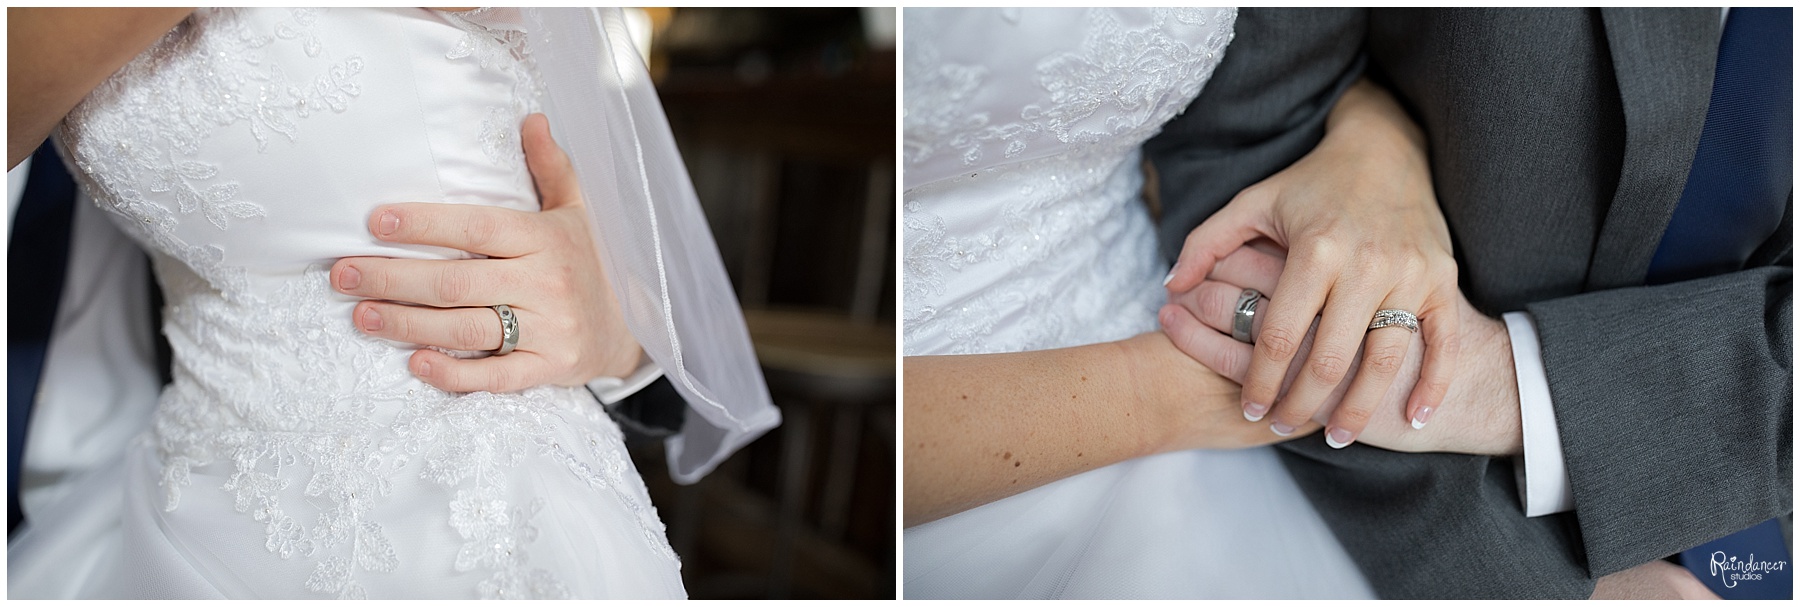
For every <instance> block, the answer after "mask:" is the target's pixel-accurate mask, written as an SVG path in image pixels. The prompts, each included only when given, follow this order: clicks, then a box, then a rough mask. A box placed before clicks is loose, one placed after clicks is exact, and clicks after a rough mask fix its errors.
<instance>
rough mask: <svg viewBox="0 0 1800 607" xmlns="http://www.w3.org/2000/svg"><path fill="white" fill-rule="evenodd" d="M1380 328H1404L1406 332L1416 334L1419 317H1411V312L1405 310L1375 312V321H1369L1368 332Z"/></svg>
mask: <svg viewBox="0 0 1800 607" xmlns="http://www.w3.org/2000/svg"><path fill="white" fill-rule="evenodd" d="M1382 327H1405V328H1406V330H1408V331H1412V332H1414V333H1418V332H1419V317H1417V316H1413V313H1412V312H1408V311H1406V310H1395V309H1391V308H1390V309H1387V310H1378V311H1376V312H1375V320H1372V321H1369V330H1370V331H1374V330H1376V329H1380V328H1382Z"/></svg>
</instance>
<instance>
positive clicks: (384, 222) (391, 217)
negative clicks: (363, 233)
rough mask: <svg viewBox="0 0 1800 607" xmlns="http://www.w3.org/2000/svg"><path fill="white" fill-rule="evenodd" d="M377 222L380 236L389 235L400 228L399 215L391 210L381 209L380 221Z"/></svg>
mask: <svg viewBox="0 0 1800 607" xmlns="http://www.w3.org/2000/svg"><path fill="white" fill-rule="evenodd" d="M377 224H378V225H377V227H378V228H379V229H380V230H381V235H382V236H391V235H393V233H394V231H395V230H398V229H400V217H399V216H397V215H395V214H393V213H391V212H388V211H382V212H381V221H379V222H377Z"/></svg>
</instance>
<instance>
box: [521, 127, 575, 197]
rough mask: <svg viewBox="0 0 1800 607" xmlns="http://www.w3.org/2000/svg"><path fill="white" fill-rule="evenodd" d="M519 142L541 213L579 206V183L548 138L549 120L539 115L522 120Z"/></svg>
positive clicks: (553, 140)
mask: <svg viewBox="0 0 1800 607" xmlns="http://www.w3.org/2000/svg"><path fill="white" fill-rule="evenodd" d="M520 130H521V134H520V137H519V139H520V141H521V143H523V145H524V146H525V166H526V168H529V169H531V179H532V181H533V182H535V183H536V184H537V190H538V199H539V201H540V202H541V203H542V205H543V210H545V211H549V210H552V209H557V208H561V207H564V206H582V205H584V204H585V202H584V201H583V200H582V198H581V182H580V181H579V180H577V179H576V178H575V166H574V165H572V164H570V163H569V155H568V154H565V153H563V150H562V148H561V147H558V146H557V145H556V140H555V139H553V138H551V136H550V119H549V118H546V117H544V115H543V114H532V115H530V116H526V117H525V124H524V126H523V127H521V128H520Z"/></svg>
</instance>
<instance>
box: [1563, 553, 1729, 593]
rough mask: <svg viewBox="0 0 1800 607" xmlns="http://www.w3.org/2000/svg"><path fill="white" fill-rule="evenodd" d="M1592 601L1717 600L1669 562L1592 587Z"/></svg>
mask: <svg viewBox="0 0 1800 607" xmlns="http://www.w3.org/2000/svg"><path fill="white" fill-rule="evenodd" d="M1591 598H1593V599H1594V600H1606V599H1613V600H1633V599H1635V600H1659V601H1667V600H1696V599H1698V600H1718V598H1719V595H1717V594H1713V591H1712V590H1711V589H1708V588H1707V587H1706V584H1704V583H1701V582H1700V579H1699V578H1696V577H1694V574H1693V572H1690V571H1688V570H1687V569H1686V568H1684V567H1678V566H1675V565H1672V564H1670V563H1669V562H1668V561H1650V562H1648V563H1644V564H1642V565H1638V566H1636V567H1632V568H1630V569H1626V570H1624V571H1620V572H1618V573H1614V574H1612V575H1608V576H1606V577H1602V578H1600V581H1598V582H1595V583H1594V596H1593V597H1591Z"/></svg>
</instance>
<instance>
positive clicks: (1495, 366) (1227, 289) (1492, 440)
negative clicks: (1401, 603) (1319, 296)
mask: <svg viewBox="0 0 1800 607" xmlns="http://www.w3.org/2000/svg"><path fill="white" fill-rule="evenodd" d="M1263 242H1266V241H1263ZM1259 245H1260V243H1259ZM1283 265H1284V264H1283V260H1282V257H1281V252H1280V251H1279V250H1278V249H1274V248H1272V247H1262V246H1251V247H1242V248H1240V249H1238V250H1237V251H1235V252H1233V253H1232V254H1231V255H1228V256H1226V257H1225V258H1224V259H1221V260H1219V263H1218V266H1217V267H1216V269H1214V271H1213V277H1212V279H1209V280H1207V281H1205V282H1202V283H1200V285H1199V286H1196V287H1195V288H1193V289H1191V290H1188V291H1183V292H1181V293H1176V294H1174V295H1172V296H1171V297H1170V300H1169V301H1170V303H1169V305H1165V306H1163V308H1162V310H1161V311H1160V312H1159V313H1158V319H1159V320H1160V321H1161V322H1162V325H1163V331H1164V332H1165V333H1167V334H1168V336H1169V340H1170V341H1171V342H1172V343H1173V344H1174V345H1175V347H1177V348H1180V349H1181V351H1183V352H1186V353H1187V355H1188V356H1192V357H1193V358H1194V359H1195V360H1198V361H1200V363H1201V364H1203V365H1205V366H1206V367H1207V368H1209V369H1213V370H1215V371H1217V372H1218V373H1219V374H1220V375H1222V376H1224V377H1226V378H1228V379H1231V380H1234V381H1242V380H1243V379H1244V377H1245V374H1246V373H1248V372H1249V367H1250V362H1251V360H1252V359H1253V356H1252V348H1251V346H1250V345H1248V344H1244V343H1240V342H1238V341H1237V340H1235V339H1232V338H1231V336H1230V335H1229V332H1230V330H1231V329H1230V327H1231V322H1232V319H1233V316H1234V315H1235V310H1234V308H1236V306H1237V299H1238V294H1239V293H1242V292H1243V290H1244V289H1245V288H1251V289H1256V290H1258V291H1265V292H1266V291H1269V290H1271V289H1274V288H1275V286H1276V284H1277V283H1278V282H1279V281H1280V279H1281V278H1282V269H1283ZM1267 305H1268V304H1264V306H1265V307H1266V306H1267ZM1455 305H1456V306H1457V307H1458V309H1459V310H1460V313H1461V314H1462V315H1463V317H1464V318H1465V319H1466V320H1467V321H1468V324H1467V326H1466V327H1465V329H1464V330H1463V331H1462V336H1461V340H1462V346H1461V347H1462V348H1463V350H1464V351H1465V352H1467V353H1469V355H1468V356H1463V357H1460V358H1458V359H1457V360H1458V364H1457V368H1456V369H1454V372H1455V373H1456V374H1457V376H1458V379H1457V381H1456V382H1455V388H1454V389H1453V390H1452V391H1451V392H1450V394H1449V395H1447V397H1446V398H1448V399H1449V400H1452V401H1455V402H1456V403H1458V406H1456V407H1452V408H1450V409H1449V410H1448V411H1445V412H1444V413H1443V414H1442V415H1441V416H1439V417H1438V422H1437V423H1434V424H1432V425H1431V426H1430V427H1428V428H1423V429H1414V428H1411V427H1410V424H1409V423H1408V422H1407V421H1405V419H1404V418H1403V417H1401V416H1400V415H1399V413H1400V412H1402V411H1403V408H1404V407H1405V406H1406V403H1407V396H1408V392H1409V390H1408V386H1411V385H1412V382H1413V381H1414V380H1415V379H1417V378H1418V376H1419V371H1420V362H1421V360H1420V359H1421V354H1420V348H1419V346H1420V345H1421V343H1422V342H1421V340H1420V338H1419V336H1417V335H1415V334H1412V333H1410V332H1399V333H1401V334H1402V335H1405V336H1407V339H1408V341H1409V342H1410V348H1409V349H1408V350H1407V354H1406V357H1405V358H1404V359H1403V360H1402V361H1401V362H1400V364H1399V369H1398V370H1397V373H1396V378H1397V381H1395V382H1393V384H1392V385H1390V386H1389V387H1388V390H1387V392H1385V393H1383V394H1382V395H1380V397H1379V398H1378V401H1377V403H1376V406H1375V412H1376V415H1375V416H1373V417H1372V418H1371V420H1370V421H1369V424H1368V426H1366V427H1365V428H1364V429H1363V434H1362V435H1361V441H1362V442H1364V443H1367V444H1370V445H1374V446H1377V447H1381V448H1384V449H1391V450H1395V451H1408V452H1424V451H1447V452H1455V453H1472V454H1480V455H1496V456H1497V455H1517V454H1519V453H1521V452H1522V451H1523V449H1524V446H1523V443H1522V442H1521V441H1522V437H1521V435H1520V427H1521V426H1520V417H1519V395H1518V384H1517V381H1516V379H1515V377H1514V372H1513V360H1512V343H1511V341H1510V340H1509V339H1508V335H1507V333H1506V328H1505V326H1504V325H1503V324H1502V323H1501V322H1500V321H1497V320H1494V319H1492V318H1488V317H1486V316H1484V315H1482V314H1481V313H1480V312H1478V311H1476V310H1475V309H1474V307H1473V306H1471V305H1469V303H1468V301H1467V300H1465V299H1463V298H1462V296H1461V294H1460V293H1458V294H1457V297H1456V302H1455ZM1261 317H1262V315H1261V314H1258V315H1257V316H1256V317H1255V318H1254V319H1253V320H1254V321H1255V324H1253V325H1252V327H1251V334H1252V335H1254V334H1256V333H1257V332H1258V331H1261V330H1263V329H1264V326H1263V321H1261ZM1313 339H1314V335H1313V334H1311V333H1308V334H1306V335H1305V337H1304V338H1303V339H1301V342H1300V351H1299V356H1297V357H1296V359H1295V362H1294V364H1293V365H1291V366H1290V367H1289V368H1288V369H1287V372H1286V373H1285V374H1284V375H1285V378H1284V382H1283V384H1282V390H1283V391H1284V392H1285V391H1286V390H1288V389H1290V388H1291V386H1292V384H1293V383H1294V382H1295V380H1296V379H1297V378H1298V377H1299V376H1300V375H1301V371H1302V369H1303V368H1304V364H1303V361H1304V360H1305V357H1306V354H1307V351H1308V350H1309V349H1310V348H1311V346H1312V344H1313ZM1358 356H1360V355H1358ZM1352 362H1356V361H1355V359H1353V361H1352ZM1349 383H1350V382H1343V383H1341V384H1340V385H1339V386H1338V388H1337V389H1336V390H1334V391H1332V392H1331V393H1330V394H1329V395H1328V396H1327V397H1326V398H1325V402H1324V404H1323V406H1321V407H1320V409H1319V411H1318V413H1316V414H1315V415H1314V417H1313V419H1314V420H1317V421H1319V422H1325V421H1326V420H1329V419H1331V418H1332V417H1333V415H1334V412H1335V409H1337V408H1338V407H1339V406H1340V403H1341V402H1342V401H1343V399H1344V397H1345V394H1346V392H1347V388H1348V386H1349ZM1237 425H1238V426H1239V427H1254V426H1244V425H1243V424H1237ZM1258 432H1260V429H1258ZM1264 434H1267V433H1264ZM1271 436H1273V435H1271Z"/></svg>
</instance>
